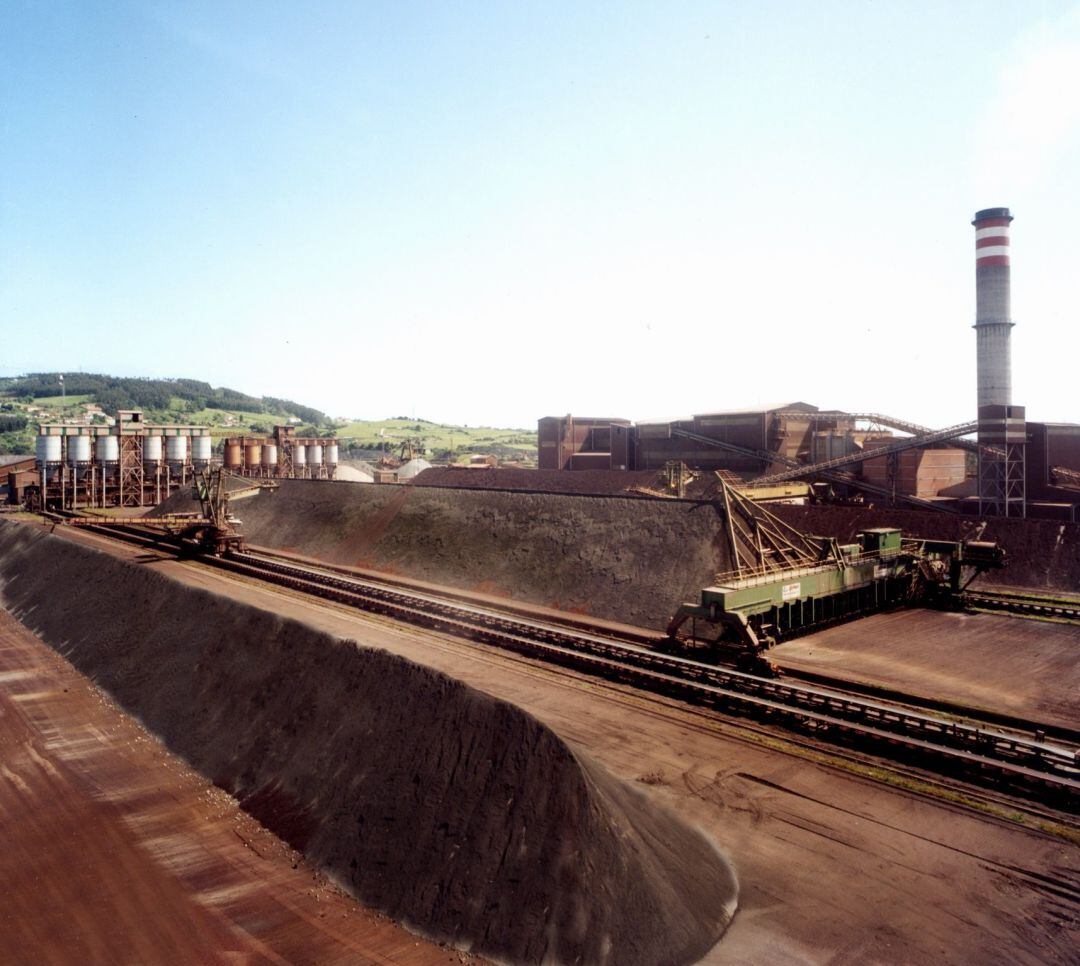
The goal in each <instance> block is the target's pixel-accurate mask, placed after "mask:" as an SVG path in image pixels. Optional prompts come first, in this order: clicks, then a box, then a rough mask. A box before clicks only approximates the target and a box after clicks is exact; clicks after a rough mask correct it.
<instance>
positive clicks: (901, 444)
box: [754, 423, 979, 486]
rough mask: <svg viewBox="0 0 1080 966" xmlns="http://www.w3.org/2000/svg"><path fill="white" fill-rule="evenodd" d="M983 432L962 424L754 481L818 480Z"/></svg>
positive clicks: (968, 424)
mask: <svg viewBox="0 0 1080 966" xmlns="http://www.w3.org/2000/svg"><path fill="white" fill-rule="evenodd" d="M978 428H979V425H978V423H958V424H957V425H956V426H948V427H946V428H945V429H938V430H934V431H933V432H929V433H923V434H921V435H919V436H908V437H905V438H904V439H898V440H896V442H893V443H889V444H888V445H886V446H878V447H876V448H874V449H869V450H859V452H857V453H848V454H847V455H846V456H838V457H836V458H835V459H831V460H824V461H823V462H821V463H809V464H802V465H799V466H796V467H795V468H793V469H790V470H784V471H783V472H782V473H771V474H769V475H768V476H761V477H758V479H756V480H754V483H756V484H758V485H759V486H764V485H766V484H770V483H783V482H784V481H785V480H797V479H801V478H802V477H804V476H816V475H817V474H819V473H823V472H825V471H828V470H837V469H841V468H843V467H845V466H850V465H852V464H853V463H862V462H863V461H864V460H869V459H875V458H876V457H878V456H888V455H889V454H891V453H901V452H903V451H904V450H907V449H917V448H919V447H922V446H929V445H931V444H933V443H942V442H944V441H945V440H950V439H956V438H957V437H959V436H967V435H970V434H971V433H974V432H975V431H976V430H977V429H978Z"/></svg>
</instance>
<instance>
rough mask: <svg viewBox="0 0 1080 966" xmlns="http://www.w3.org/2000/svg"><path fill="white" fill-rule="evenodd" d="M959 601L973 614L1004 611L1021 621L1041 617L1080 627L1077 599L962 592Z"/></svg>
mask: <svg viewBox="0 0 1080 966" xmlns="http://www.w3.org/2000/svg"><path fill="white" fill-rule="evenodd" d="M963 600H964V603H965V604H966V605H967V606H969V607H972V608H974V609H975V610H990V611H1004V612H1006V613H1011V614H1020V615H1022V616H1024V617H1044V618H1052V619H1056V620H1063V621H1072V622H1077V623H1080V598H1077V597H1053V596H1050V595H1042V594H1035V593H1028V594H1023V593H1014V592H1012V591H999V590H995V591H983V590H967V591H964V595H963Z"/></svg>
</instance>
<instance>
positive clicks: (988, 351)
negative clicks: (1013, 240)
mask: <svg viewBox="0 0 1080 966" xmlns="http://www.w3.org/2000/svg"><path fill="white" fill-rule="evenodd" d="M1012 220H1013V217H1012V215H1011V214H1009V209H1008V208H984V209H983V210H982V211H978V212H976V213H975V220H974V221H972V224H973V225H974V226H975V346H976V354H977V364H978V405H979V512H980V513H981V514H983V515H991V516H1024V515H1025V513H1026V500H1025V486H1024V466H1025V453H1024V448H1025V447H1024V444H1025V443H1026V442H1027V426H1026V423H1025V421H1024V407H1023V406H1014V405H1013V404H1012V356H1011V352H1010V346H1009V339H1010V337H1011V334H1012V327H1013V324H1014V323H1013V321H1012V306H1011V297H1010V291H1009V224H1010V222H1012Z"/></svg>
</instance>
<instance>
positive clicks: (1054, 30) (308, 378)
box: [0, 0, 1080, 426]
mask: <svg viewBox="0 0 1080 966" xmlns="http://www.w3.org/2000/svg"><path fill="white" fill-rule="evenodd" d="M996 206H1009V207H1011V208H1012V209H1013V213H1014V215H1015V216H1016V221H1015V222H1014V224H1013V231H1012V236H1013V265H1012V270H1013V316H1014V318H1015V320H1016V322H1017V326H1016V328H1015V329H1014V330H1013V357H1014V374H1013V385H1014V402H1016V403H1020V404H1024V405H1026V406H1027V407H1028V413H1029V416H1030V417H1031V418H1036V419H1051V420H1073V421H1080V393H1078V390H1077V380H1078V361H1080V333H1078V326H1080V312H1078V295H1077V292H1078V282H1080V246H1078V244H1077V225H1078V224H1080V3H1077V2H1071V3H1066V2H1061V3H1059V2H1051V0H1047V2H1043V3H1039V2H1024V3H1016V2H1002V3H998V2H986V0H980V2H970V3H965V2H947V3H941V2H940V0H935V2H926V3H918V2H900V0H896V2H891V3H888V2H873V3H871V2H846V3H834V2H827V0H826V2H816V3H801V2H799V3H795V2H790V3H770V2H750V0H745V2H739V3H734V2H727V3H671V4H668V3H654V2H642V3H629V2H625V0H622V2H614V3H587V2H571V3H560V2H555V0H547V2H539V3H523V2H522V3H518V2H515V3H490V4H471V3H464V2H447V3H438V4H436V3H432V4H409V3H405V2H387V3H376V2H369V3H363V2H360V0H355V2H339V3H317V2H307V3H269V2H252V3H229V2H225V0H215V2H208V3H181V2H169V3H149V2H128V3H125V2H115V3H106V2H99V3H97V2H95V3H88V2H71V3H63V2H46V0H36V2H19V0H6V2H5V3H3V4H2V5H0V375H15V374H18V373H20V372H25V371H32V370H38V371H40V370H78V369H83V370H88V371H99V372H109V373H114V374H122V375H143V376H187V377H192V378H199V379H205V380H207V381H209V382H212V383H213V384H215V385H228V386H231V387H233V388H236V389H240V390H243V391H246V392H251V393H254V394H260V395H261V394H265V395H275V396H287V397H291V398H295V399H296V400H298V401H300V402H304V403H307V404H309V405H314V406H316V407H318V408H321V409H324V410H326V411H327V412H329V413H331V414H334V415H340V416H357V417H372V418H377V417H384V416H391V415H403V414H404V415H413V414H415V415H416V416H423V417H426V418H429V419H435V420H446V421H450V420H453V421H459V422H466V423H469V424H470V425H475V424H488V425H522V426H527V425H531V424H533V423H534V422H535V420H536V418H537V417H538V416H540V415H545V414H561V413H566V412H575V413H578V414H580V415H612V416H623V417H627V418H631V419H639V418H649V417H658V416H681V415H688V414H690V413H693V412H701V411H708V410H715V409H722V408H727V407H746V406H753V405H757V404H761V403H770V402H778V401H788V400H795V399H801V400H805V401H807V402H811V403H815V404H817V405H820V406H823V407H834V406H835V407H842V408H848V409H854V410H864V409H876V410H878V411H883V412H887V413H891V414H894V415H901V416H907V417H909V418H912V419H917V420H920V421H922V422H926V423H932V424H936V425H950V424H952V423H955V422H959V421H962V420H965V419H970V418H974V409H975V336H974V332H973V331H972V329H971V328H970V326H971V323H972V322H973V321H974V314H975V297H974V262H973V249H974V245H973V236H974V231H973V229H972V228H971V226H970V224H969V222H970V220H971V216H972V214H973V213H974V211H975V210H976V209H978V208H985V207H996Z"/></svg>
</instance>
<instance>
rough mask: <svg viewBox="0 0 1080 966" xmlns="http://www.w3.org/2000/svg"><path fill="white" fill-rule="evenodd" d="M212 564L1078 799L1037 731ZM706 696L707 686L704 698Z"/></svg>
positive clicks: (1072, 759)
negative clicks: (596, 663)
mask: <svg viewBox="0 0 1080 966" xmlns="http://www.w3.org/2000/svg"><path fill="white" fill-rule="evenodd" d="M209 562H211V563H213V564H215V565H217V566H223V567H225V568H226V569H238V567H239V568H242V569H243V570H244V571H245V572H247V573H249V574H253V575H255V576H258V577H260V578H262V579H265V577H263V575H265V574H267V573H269V574H271V575H274V576H275V577H277V578H280V580H278V581H275V582H280V583H284V584H285V585H286V586H293V587H295V588H296V589H300V590H303V591H305V592H309V593H315V594H316V595H318V596H322V597H328V598H330V599H337V600H340V601H341V602H343V603H348V604H352V605H354V606H359V607H361V608H362V609H368V610H376V611H377V612H382V613H384V614H387V615H389V616H400V617H403V618H404V619H405V620H410V621H413V622H416V621H417V620H419V621H420V622H421V623H426V624H429V625H430V624H433V623H437V624H444V625H448V626H450V627H452V628H453V629H454V630H455V632H457V633H464V634H465V636H468V637H472V638H477V636H478V635H479V636H481V637H482V638H483V640H484V641H485V642H486V643H494V644H497V645H499V646H503V643H506V642H502V639H503V638H504V637H505V638H507V642H509V643H512V644H513V645H514V647H513V648H512V649H514V650H520V646H521V644H522V642H526V643H527V644H528V646H530V647H534V648H540V649H544V650H546V649H548V648H552V647H554V648H557V649H558V650H559V651H560V652H564V653H570V654H574V655H576V656H578V657H580V658H587V659H589V660H600V661H603V662H606V663H605V665H604V667H605V676H612V675H613V674H615V671H614V668H616V667H617V668H618V674H617V675H615V676H616V677H619V678H620V679H624V678H626V676H627V675H629V676H630V677H631V678H632V677H634V676H635V675H638V676H640V675H646V676H649V675H654V676H655V675H659V676H660V678H657V679H656V680H657V681H659V680H660V679H663V681H665V682H667V683H666V684H665V685H664V689H665V692H666V691H668V690H670V687H671V682H672V681H677V682H679V683H680V685H681V686H683V687H684V689H689V690H688V691H686V693H688V694H692V693H698V692H694V690H693V689H694V688H705V689H707V693H708V696H709V702H710V703H711V704H714V705H721V704H725V703H726V704H730V705H732V706H733V707H735V708H742V709H743V710H744V711H745V710H749V709H755V708H756V709H757V711H756V712H755V713H764V712H768V716H769V717H772V718H777V717H779V718H788V719H793V720H795V721H796V722H797V723H798V725H799V727H800V728H805V727H807V725H808V723H811V722H812V723H813V724H812V726H813V727H814V728H816V729H821V728H825V727H826V726H828V728H829V729H830V730H834V731H837V732H840V733H858V732H866V736H867V737H868V738H872V739H873V740H875V741H879V740H881V738H882V736H883V735H887V736H888V741H889V743H900V744H904V745H910V747H911V748H912V749H917V750H919V751H920V752H925V751H927V750H928V749H929V748H934V749H936V750H937V752H938V753H939V754H942V755H944V756H945V757H947V758H949V759H950V760H951V761H952V762H953V763H954V764H956V763H957V762H958V761H962V762H965V763H967V764H970V763H971V762H972V761H974V760H976V759H977V760H978V762H979V767H980V768H981V769H986V768H989V767H990V763H991V762H993V763H994V764H995V767H996V768H997V769H999V770H1001V771H1003V772H1008V773H1010V774H1012V775H1014V777H1015V776H1018V775H1022V776H1023V781H1024V783H1030V782H1031V781H1032V779H1033V776H1034V775H1038V776H1039V778H1038V782H1037V783H1038V784H1042V785H1046V786H1052V787H1057V788H1059V789H1061V790H1067V791H1068V793H1069V794H1070V795H1072V796H1076V795H1080V758H1078V754H1080V753H1078V751H1077V749H1076V748H1071V747H1066V746H1064V745H1060V744H1055V743H1050V742H1047V741H1045V740H1040V738H1039V737H1038V736H1036V737H1027V736H1024V735H1021V734H1016V733H1010V732H1006V731H1003V730H1001V729H998V728H995V727H992V726H991V727H984V726H979V725H975V724H968V723H965V722H958V721H949V720H946V719H943V718H939V717H935V716H932V715H927V714H923V713H920V712H918V711H913V710H911V709H908V708H904V707H903V706H901V705H897V704H890V703H886V702H883V701H872V700H865V699H862V698H858V697H855V696H853V695H851V694H845V693H843V692H839V691H835V690H832V689H828V688H822V687H814V686H809V685H804V684H792V683H788V682H784V681H778V680H772V679H765V678H759V677H755V676H754V675H749V674H743V673H741V672H739V671H734V670H729V669H726V668H719V667H716V666H713V665H708V664H703V663H701V662H697V661H693V660H690V659H687V658H682V657H677V656H673V655H668V654H663V653H660V652H657V651H652V650H648V649H646V648H642V647H637V646H635V645H632V644H627V643H621V642H615V641H611V640H609V639H606V638H603V637H600V636H597V635H591V634H585V633H582V632H574V631H569V630H567V629H564V628H560V627H558V626H556V625H553V624H548V623H545V622H542V621H532V620H524V619H522V618H518V617H513V618H512V617H508V616H507V615H505V614H503V613H500V612H498V611H495V610H489V609H487V608H483V607H477V606H469V605H464V604H461V603H456V602H451V601H447V600H444V599H442V598H439V597H437V596H434V595H429V594H422V593H415V592H409V593H406V592H403V591H401V590H397V589H394V590H391V589H389V588H386V587H383V586H381V585H378V584H376V583H374V582H372V581H367V580H361V579H356V578H348V577H344V576H342V575H340V574H333V573H326V572H322V571H319V570H317V569H315V568H309V567H300V566H296V565H292V564H285V563H281V562H279V561H272V560H267V559H265V558H261V557H259V556H258V555H257V554H252V553H243V554H235V553H234V554H229V555H227V557H225V558H222V559H213V560H211V561H209ZM357 598H359V599H357ZM501 642H502V643H501ZM642 680H644V679H642ZM650 680H651V679H650ZM654 683H655V682H654ZM705 693H706V692H704V691H702V692H700V693H699V697H700V696H701V695H704V694H705ZM1032 730H1033V731H1034V730H1035V729H1034V728H1033V729H1032ZM965 769H966V766H965ZM1017 769H1019V771H1017Z"/></svg>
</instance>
